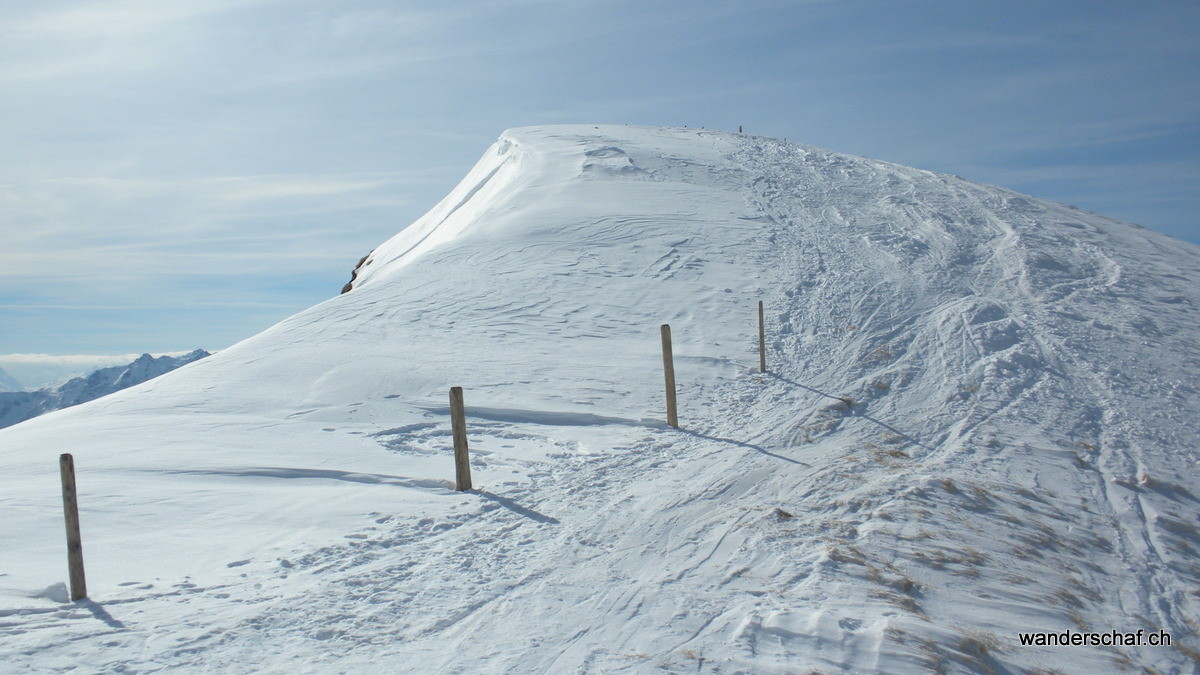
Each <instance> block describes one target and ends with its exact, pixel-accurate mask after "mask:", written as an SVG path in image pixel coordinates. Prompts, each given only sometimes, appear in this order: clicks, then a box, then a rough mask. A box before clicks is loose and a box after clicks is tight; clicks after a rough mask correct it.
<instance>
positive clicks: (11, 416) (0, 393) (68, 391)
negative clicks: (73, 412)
mask: <svg viewBox="0 0 1200 675" xmlns="http://www.w3.org/2000/svg"><path fill="white" fill-rule="evenodd" d="M206 356H209V353H208V352H206V351H204V350H203V349H197V350H195V351H193V352H191V353H188V354H185V355H183V356H158V357H154V356H150V355H149V354H142V355H141V356H139V357H138V358H137V359H136V360H134V361H133V362H132V363H129V364H126V365H123V366H112V367H110V368H101V369H99V370H96V371H93V372H92V373H91V374H90V375H88V376H86V377H76V378H73V379H70V380H68V381H66V382H64V383H63V384H61V385H59V386H57V387H49V388H45V389H38V390H36V391H20V389H21V384H20V383H19V382H17V381H16V380H15V379H13V378H12V377H11V376H9V375H8V373H5V372H4V371H2V370H0V429H2V428H4V427H10V426H12V425H14V424H17V423H18V422H24V421H25V420H27V419H31V418H34V417H37V416H38V415H43V414H45V413H48V412H50V411H52V410H59V409H61V408H69V407H71V406H73V405H79V404H80V403H87V402H88V401H91V400H94V399H97V398H100V397H101V396H105V395H107V394H111V393H113V392H116V391H120V390H122V389H126V388H129V387H132V386H133V385H135V384H141V383H142V382H145V381H146V380H152V379H154V378H156V377H158V376H159V375H162V374H164V373H169V372H171V371H172V370H175V369H176V368H178V367H180V366H183V365H187V364H189V363H191V362H193V361H198V360H200V359H202V358H204V357H206Z"/></svg>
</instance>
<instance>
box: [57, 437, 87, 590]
mask: <svg viewBox="0 0 1200 675" xmlns="http://www.w3.org/2000/svg"><path fill="white" fill-rule="evenodd" d="M58 472H59V474H60V475H61V477H62V496H63V515H64V516H65V517H66V520H67V568H68V570H69V572H70V575H71V600H72V601H75V600H83V599H84V598H86V597H87V580H86V579H85V578H84V576H83V539H82V538H81V537H80V536H79V498H78V497H77V496H76V494H75V458H73V457H71V455H70V454H69V453H64V454H63V455H62V456H60V457H59V458H58Z"/></svg>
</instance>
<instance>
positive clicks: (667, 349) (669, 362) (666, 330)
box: [662, 323, 679, 429]
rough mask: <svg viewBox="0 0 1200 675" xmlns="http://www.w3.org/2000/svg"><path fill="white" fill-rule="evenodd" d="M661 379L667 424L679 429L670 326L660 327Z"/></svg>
mask: <svg viewBox="0 0 1200 675" xmlns="http://www.w3.org/2000/svg"><path fill="white" fill-rule="evenodd" d="M662 348H663V377H665V378H666V384H667V424H669V425H671V426H673V427H675V428H676V429H678V428H679V414H678V412H677V410H676V408H675V359H674V357H673V356H672V355H671V326H670V324H665V323H664V324H663V325H662Z"/></svg>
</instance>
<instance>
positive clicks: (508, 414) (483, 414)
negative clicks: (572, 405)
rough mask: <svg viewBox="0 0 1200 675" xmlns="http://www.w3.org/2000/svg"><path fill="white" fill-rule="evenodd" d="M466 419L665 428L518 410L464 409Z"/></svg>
mask: <svg viewBox="0 0 1200 675" xmlns="http://www.w3.org/2000/svg"><path fill="white" fill-rule="evenodd" d="M421 409H422V410H424V411H425V412H428V413H431V414H434V415H438V416H442V417H444V416H448V415H449V414H450V407H449V406H444V405H443V406H425V407H422V408H421ZM466 413H467V417H468V418H473V419H481V420H488V421H489V422H506V423H509V424H543V425H546V426H552V427H590V426H606V425H617V426H626V427H646V428H650V429H660V428H664V427H666V426H667V424H666V423H665V422H661V421H659V420H653V419H645V418H643V419H638V420H635V419H629V418H627V417H608V416H605V415H594V414H592V413H580V412H559V411H552V410H524V409H520V408H487V407H480V406H467V408H466Z"/></svg>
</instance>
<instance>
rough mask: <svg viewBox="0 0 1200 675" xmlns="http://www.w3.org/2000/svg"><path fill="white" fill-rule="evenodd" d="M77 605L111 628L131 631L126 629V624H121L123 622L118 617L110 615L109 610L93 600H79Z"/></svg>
mask: <svg viewBox="0 0 1200 675" xmlns="http://www.w3.org/2000/svg"><path fill="white" fill-rule="evenodd" d="M75 604H76V605H79V606H80V607H83V608H84V609H86V610H87V611H89V612H91V613H92V616H94V617H96V618H97V619H100V620H101V621H103V622H104V623H106V624H108V627H109V628H115V629H117V630H129V629H128V628H126V626H125V624H123V623H121V621H120V620H118V619H117V618H116V617H114V616H113V615H112V614H109V613H108V610H106V609H104V607H103V606H102V605H101V604H100V603H98V602H96V601H95V600H92V599H91V598H84V599H82V600H77V601H76V602H75Z"/></svg>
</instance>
